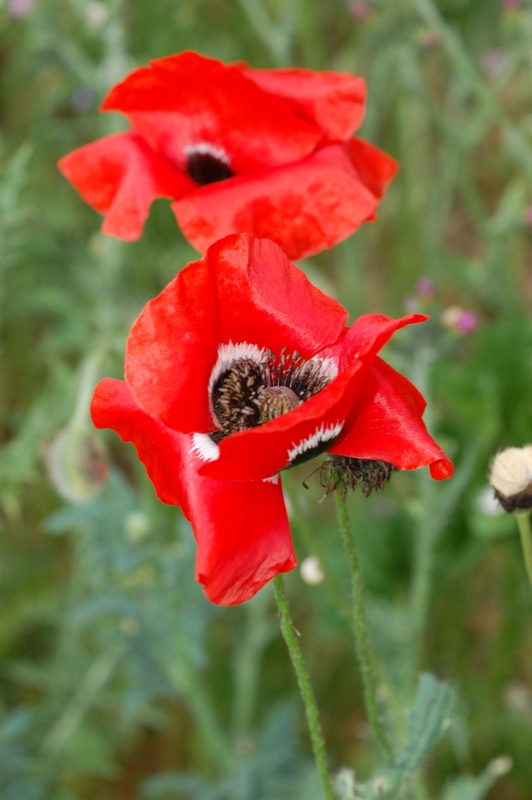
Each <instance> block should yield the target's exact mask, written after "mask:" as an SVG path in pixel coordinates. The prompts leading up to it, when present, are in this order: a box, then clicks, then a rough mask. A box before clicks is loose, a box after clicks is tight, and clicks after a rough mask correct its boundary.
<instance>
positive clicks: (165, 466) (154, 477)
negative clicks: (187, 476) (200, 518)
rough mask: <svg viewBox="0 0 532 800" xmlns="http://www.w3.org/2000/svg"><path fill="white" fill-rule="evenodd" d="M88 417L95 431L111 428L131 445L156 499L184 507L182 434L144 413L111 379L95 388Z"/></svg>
mask: <svg viewBox="0 0 532 800" xmlns="http://www.w3.org/2000/svg"><path fill="white" fill-rule="evenodd" d="M91 417H92V421H93V423H94V424H95V426H96V427H97V428H112V430H114V431H115V432H116V433H117V434H118V435H119V436H120V438H121V439H122V441H124V442H133V444H134V445H135V447H136V450H137V454H138V457H139V458H140V460H141V461H142V463H143V464H144V466H145V467H146V472H147V473H148V477H149V479H150V480H151V482H152V483H153V486H154V488H155V492H156V494H157V497H158V498H159V500H162V502H163V503H168V504H169V505H178V506H180V505H185V506H186V493H184V491H183V488H182V461H183V442H184V437H183V434H180V433H176V432H175V431H173V430H171V429H170V428H167V427H166V426H165V425H163V424H162V423H160V422H158V420H156V419H153V417H150V416H148V414H145V413H144V411H142V410H141V409H140V408H139V407H138V405H137V404H136V403H135V401H134V399H133V397H132V395H131V392H130V391H129V388H128V386H127V384H126V383H125V382H124V381H118V380H115V379H114V378H104V379H103V381H100V383H99V384H98V385H97V387H96V389H95V391H94V396H93V398H92V403H91ZM183 510H184V511H185V512H186V511H187V509H186V508H184V509H183Z"/></svg>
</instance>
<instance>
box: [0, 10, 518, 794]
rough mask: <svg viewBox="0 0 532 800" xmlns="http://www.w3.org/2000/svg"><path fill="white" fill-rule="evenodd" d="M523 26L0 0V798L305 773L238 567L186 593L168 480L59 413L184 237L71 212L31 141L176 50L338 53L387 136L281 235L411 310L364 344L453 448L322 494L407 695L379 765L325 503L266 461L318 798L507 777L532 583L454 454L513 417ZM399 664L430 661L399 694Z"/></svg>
mask: <svg viewBox="0 0 532 800" xmlns="http://www.w3.org/2000/svg"><path fill="white" fill-rule="evenodd" d="M531 37H532V6H531V5H529V4H528V2H525V0H522V2H519V0H505V2H501V0H438V2H436V0H393V2H392V0H368V1H367V2H363V1H362V0H358V2H357V0H354V2H350V3H349V2H346V0H269V2H267V1H266V0H264V3H263V4H260V0H157V1H156V2H150V0H105V1H104V0H100V1H99V2H87V1H86V0H0V63H1V72H0V124H1V133H0V315H1V322H0V326H1V341H0V362H1V369H0V374H1V379H0V380H1V388H0V445H1V454H0V512H1V522H0V526H1V527H0V597H1V608H2V613H1V615H0V797H1V798H2V800H88V799H89V798H92V797H95V796H98V797H99V798H102V800H111V798H112V800H126V799H127V800H174V799H175V800H178V799H180V798H199V799H200V800H207V799H209V800H225V799H227V800H237V799H239V800H270V799H271V800H273V798H275V800H281V799H282V798H305V800H313V798H318V797H320V794H319V786H318V783H317V779H316V776H315V773H314V768H313V766H312V762H311V760H310V758H309V749H308V741H307V738H306V732H305V726H304V720H303V718H302V711H301V707H300V704H299V701H298V699H297V696H296V693H295V681H294V678H293V676H292V673H291V669H290V665H289V661H288V657H287V654H286V651H285V649H284V645H283V643H282V640H281V638H280V635H279V631H278V624H277V619H276V615H275V612H274V610H273V604H272V596H271V589H270V587H266V588H265V589H264V590H263V591H262V592H261V593H260V594H259V595H258V596H257V597H256V598H255V600H254V601H252V602H250V603H248V604H246V606H244V607H240V608H233V609H220V608H215V607H212V606H210V605H209V604H208V603H207V601H206V600H205V599H204V598H203V595H202V592H201V590H200V588H199V587H198V586H197V585H196V584H195V583H194V580H193V563H194V544H193V538H192V535H191V532H190V529H189V527H188V525H187V523H186V522H185V521H184V520H183V518H182V517H181V514H180V511H179V509H176V508H170V507H163V506H162V505H161V504H159V503H158V502H157V501H156V499H155V497H154V494H153V490H152V488H151V485H150V484H149V482H148V481H147V479H146V477H145V475H144V472H143V469H142V468H141V467H140V466H139V465H138V464H137V461H136V458H135V456H134V452H133V450H132V448H130V447H128V446H125V445H122V444H121V443H120V442H119V441H118V440H117V437H115V436H113V435H111V434H110V435H109V436H102V437H100V436H99V435H97V434H96V433H95V432H92V431H91V429H90V427H89V426H88V418H87V395H88V393H89V394H90V390H91V388H92V386H93V385H94V382H95V380H96V379H97V378H98V377H100V376H103V375H104V374H106V375H107V374H114V375H116V376H117V377H121V372H122V364H123V350H124V343H125V339H126V336H127V333H128V330H129V327H130V325H131V323H132V321H133V320H134V318H135V317H136V315H137V314H138V312H139V311H140V309H141V308H142V306H143V304H144V303H145V302H146V301H147V300H148V299H149V298H150V297H152V296H153V295H155V294H156V293H157V292H159V291H160V290H161V288H162V287H163V286H164V285H165V284H166V283H167V282H168V281H169V280H170V279H171V278H172V277H173V276H174V275H175V273H176V272H177V271H178V270H179V269H181V268H182V267H183V266H184V265H185V264H186V263H187V262H188V261H189V260H191V259H192V258H194V257H195V253H194V251H193V250H192V249H191V247H190V246H189V245H188V244H187V243H186V242H185V241H184V240H183V238H182V237H181V235H180V233H179V231H178V230H177V228H176V226H175V223H174V220H173V217H172V214H171V212H170V210H169V207H168V203H167V202H166V201H157V202H156V203H155V204H154V206H153V209H152V214H151V216H150V219H149V222H148V225H147V228H146V231H145V234H144V236H143V238H142V239H141V240H140V241H139V242H136V243H132V244H123V243H121V242H117V241H114V240H111V239H108V238H105V237H103V236H102V235H101V234H100V233H98V227H99V218H98V216H97V215H96V214H95V213H94V212H92V211H91V210H90V209H89V208H88V207H87V206H85V205H84V203H83V202H82V201H81V200H80V199H79V197H78V196H77V195H76V194H75V192H74V191H73V190H72V188H71V187H70V186H69V185H68V184H67V183H66V182H65V181H64V180H63V179H62V178H61V176H60V175H59V173H58V172H57V170H56V167H55V162H56V160H57V159H58V158H59V157H60V156H62V155H64V154H65V153H66V152H68V151H69V150H71V149H73V148H74V147H76V146H79V145H81V144H84V143H85V142H88V141H91V140H93V139H94V138H97V137H98V136H100V135H102V134H106V133H109V132H112V131H115V130H120V128H121V126H122V122H121V121H120V120H119V118H118V116H115V115H101V114H99V113H98V111H97V108H98V104H99V102H100V101H101V99H102V97H103V95H104V94H105V92H106V91H107V89H108V88H109V87H110V86H111V85H112V84H113V83H114V82H116V81H117V80H118V79H120V78H121V77H123V76H124V74H125V73H126V72H127V71H129V70H130V69H131V68H133V67H134V66H136V65H139V64H142V63H145V62H146V61H148V60H149V59H150V58H154V57H159V56H163V55H168V54H171V53H173V52H178V51H180V50H183V49H197V50H198V51H200V52H202V53H204V54H206V55H210V56H215V57H219V58H222V59H224V60H227V61H231V60H239V59H245V60H247V61H249V62H250V63H251V64H253V65H254V66H257V67H261V66H271V65H283V64H295V65H302V66H307V67H312V68H317V69H320V68H332V69H338V70H346V71H353V72H356V73H358V74H360V75H362V76H364V77H365V78H366V79H367V82H368V87H369V103H368V113H367V117H366V120H365V123H364V127H363V130H362V134H363V135H364V136H365V137H366V138H368V139H370V140H371V141H373V142H375V143H377V144H379V145H380V146H381V147H383V148H384V149H386V150H387V151H389V152H390V153H392V154H393V155H394V156H395V157H397V158H398V160H399V161H400V163H401V171H400V173H399V176H398V177H397V179H396V181H395V182H394V184H393V186H392V188H391V190H390V192H389V194H388V196H387V198H386V200H385V202H384V203H383V205H382V209H381V213H380V215H379V220H378V222H377V223H376V224H374V225H371V226H367V227H366V228H365V229H363V230H361V231H359V232H358V233H357V234H355V236H354V237H352V238H351V239H350V240H349V241H347V242H345V243H343V244H341V245H338V246H337V247H336V248H334V249H333V250H332V251H330V252H328V253H325V254H322V255H320V256H319V257H315V258H313V259H312V260H309V261H306V262H304V263H303V264H302V266H303V267H304V268H305V269H306V271H307V273H308V274H309V276H310V277H311V278H312V279H313V280H314V281H315V282H317V283H318V284H319V285H320V286H321V287H322V288H324V289H325V290H326V291H328V292H329V293H331V294H333V295H335V296H336V297H338V298H339V299H340V300H341V301H342V302H343V304H344V305H345V306H346V307H347V308H348V309H349V311H350V313H351V314H352V315H353V316H356V315H358V314H360V313H365V312H370V311H371V312H382V313H388V314H390V315H399V314H401V313H402V312H403V311H404V308H405V306H406V308H408V309H409V310H410V309H413V308H420V309H422V310H427V311H428V312H429V313H431V315H432V319H431V322H430V323H428V324H427V325H425V326H424V330H420V329H418V328H417V326H416V330H413V331H408V332H405V333H404V334H403V335H402V337H400V336H398V337H397V341H396V342H395V344H394V347H393V349H392V348H391V347H390V348H389V349H388V353H387V358H388V359H389V360H390V361H391V362H392V363H394V364H395V365H396V366H398V368H400V369H401V370H403V371H404V372H405V373H407V374H408V375H409V376H410V377H411V378H412V379H413V380H414V381H415V382H416V383H417V385H418V386H419V387H420V388H421V389H422V390H423V392H424V393H425V394H426V396H427V397H428V398H429V408H430V415H429V416H428V417H427V423H428V425H429V427H430V429H431V431H432V432H433V433H434V434H435V435H436V436H437V438H438V440H439V441H440V443H441V444H442V446H444V447H445V448H446V450H447V452H448V453H449V455H450V456H451V457H454V458H455V459H456V463H457V466H458V469H457V474H456V477H455V478H454V479H453V481H450V482H448V483H447V484H446V485H439V484H438V485H436V484H434V483H431V482H430V481H429V480H428V477H427V476H426V475H423V474H417V473H416V474H410V473H399V474H397V475H395V476H394V477H393V479H392V482H391V484H390V485H389V486H388V487H387V488H386V490H385V491H384V492H383V493H381V494H377V495H374V496H372V497H371V498H369V499H368V500H365V499H364V498H363V497H362V495H360V494H359V493H355V495H353V496H352V497H351V499H350V507H351V513H352V518H353V521H354V525H355V533H356V537H357V542H358V545H359V549H360V555H361V560H362V562H363V568H364V574H365V577H366V582H367V588H368V592H369V604H368V616H369V622H370V627H371V632H372V636H373V639H374V643H375V646H376V649H377V651H378V654H379V656H380V658H381V660H382V662H383V663H384V664H385V666H386V669H387V672H388V674H389V679H390V686H391V687H392V688H391V689H390V692H391V691H392V689H393V692H394V693H395V694H394V696H395V697H396V698H398V703H399V704H400V707H401V708H413V709H414V711H413V712H412V713H411V714H410V717H409V718H408V719H406V718H405V717H404V712H403V711H402V710H398V712H397V713H398V726H399V729H402V730H403V734H402V741H403V745H402V746H403V749H402V751H401V749H400V748H399V751H398V752H399V753H400V754H399V756H398V761H397V764H396V767H395V768H394V769H395V772H393V771H392V772H393V774H392V773H390V774H388V773H383V772H382V765H381V764H380V762H379V758H378V753H377V752H376V750H375V748H374V746H373V744H372V741H371V737H370V735H369V732H368V728H367V725H366V722H365V713H364V710H363V706H362V699H361V688H360V680H359V677H358V671H357V665H356V659H355V656H354V650H353V646H352V643H351V640H350V638H349V626H348V625H347V624H346V620H345V616H343V615H342V607H343V604H345V598H346V597H347V593H348V575H347V572H346V568H345V564H344V561H343V555H342V551H341V545H340V541H339V536H338V533H337V526H336V522H335V517H334V502H333V500H332V499H331V498H329V499H327V500H325V501H324V502H323V503H321V504H318V500H319V499H320V497H321V495H322V490H321V489H320V487H319V485H318V478H317V476H316V475H315V476H313V477H311V478H309V480H308V484H309V486H310V489H309V490H308V491H307V490H305V489H304V488H303V486H302V481H303V480H304V479H305V478H306V477H307V476H308V473H309V472H310V471H311V468H309V467H308V465H305V466H304V467H302V468H300V469H299V470H294V474H291V475H289V476H288V480H287V487H288V491H289V494H290V498H291V515H292V523H293V529H294V534H295V540H296V547H297V551H298V555H299V557H300V559H303V558H304V557H306V556H307V555H315V556H319V557H320V559H321V562H322V565H323V567H324V568H326V571H327V572H330V573H331V575H332V580H328V581H326V582H325V583H323V584H321V585H318V586H312V585H308V584H306V583H305V582H304V581H303V580H302V579H301V575H300V573H299V571H296V572H294V573H292V574H291V575H290V576H289V580H288V590H289V594H290V598H291V602H292V606H293V616H294V619H295V622H296V625H297V627H298V629H299V630H300V632H301V634H302V635H301V645H302V647H303V650H304V653H305V657H306V659H307V662H308V665H309V670H310V672H311V676H312V679H313V682H314V686H315V688H316V692H317V695H318V700H319V704H320V708H321V710H322V716H323V724H324V730H325V735H326V739H327V744H328V748H329V753H330V757H331V762H332V764H333V766H334V768H335V770H340V769H341V770H342V771H341V772H340V773H339V775H338V780H337V782H338V787H337V790H338V796H339V797H342V798H344V799H345V800H348V799H349V798H351V800H352V799H353V798H358V797H367V798H369V797H375V798H377V797H382V798H384V797H385V796H390V795H389V794H386V792H387V791H388V790H387V789H386V786H388V787H389V786H390V785H391V783H389V782H390V781H391V782H392V783H393V781H396V780H399V783H398V784H397V787H396V789H395V790H394V791H395V795H394V796H399V794H400V795H401V796H402V797H411V796H415V797H416V798H417V799H418V800H421V798H428V797H433V798H436V797H438V798H440V799H441V800H475V798H477V799H478V800H480V798H482V797H489V798H492V800H528V798H530V796H531V795H532V759H531V758H530V753H531V751H532V618H531V611H532V596H531V593H530V587H529V586H528V585H527V583H526V578H525V573H524V568H523V565H522V560H521V555H520V551H519V544H518V540H517V537H516V535H515V533H514V525H513V521H512V519H511V518H508V517H505V516H496V515H493V510H492V508H491V506H490V503H489V492H488V494H486V492H485V483H486V472H487V469H488V463H489V459H490V454H492V453H493V452H495V451H496V450H497V449H498V448H499V447H501V446H504V445H509V444H514V445H522V444H525V443H527V442H529V441H530V439H531V438H532V403H531V401H530V397H531V391H530V387H531V386H532V358H531V354H532V325H531V321H530V310H531V304H532V280H531V271H530V270H531V266H532V263H531V251H530V242H531V232H532V190H531V188H530V186H531V174H532V115H531V107H530V96H531V78H530V75H531V49H530V42H531ZM420 278H430V279H431V281H432V282H433V288H431V286H430V284H429V283H428V282H427V281H423V282H422V283H421V284H419V283H418V281H419V279H420ZM456 305H458V306H461V307H463V308H466V309H470V310H472V311H474V313H475V314H476V315H477V317H478V321H479V322H478V326H477V327H476V329H475V330H474V331H473V332H471V333H469V334H467V335H466V334H465V333H464V332H460V331H459V330H457V328H456V325H455V324H454V323H453V322H452V315H451V321H449V314H447V316H445V314H444V315H443V317H442V313H443V312H444V311H445V309H448V308H449V307H450V306H451V307H452V306H456ZM58 436H59V439H58ZM102 441H105V443H106V446H107V456H104V454H103V452H102V450H101V442H102ZM106 463H109V464H110V470H109V475H108V479H107V480H106V481H105V485H101V484H102V482H103V481H104V479H105V477H106V471H107V467H106ZM97 489H100V491H99V492H97V491H96V490H97ZM73 501H74V502H73ZM311 521H312V524H311ZM338 598H339V600H338ZM420 667H421V668H422V669H423V670H424V671H425V672H427V671H428V672H431V673H433V674H434V675H436V676H438V679H439V680H436V678H433V677H430V676H428V675H425V677H424V678H422V680H421V683H420V684H419V687H418V691H417V700H416V699H415V686H416V681H417V673H418V670H419V668H420ZM441 681H445V683H441ZM448 684H449V685H450V686H452V690H451V689H449V688H448ZM442 728H443V729H445V730H444V732H443V735H440V734H441V731H442ZM432 745H435V749H434V750H433V752H432V755H431V757H430V759H429V761H428V762H425V765H424V773H425V777H424V779H423V783H421V782H420V779H419V778H418V777H414V778H413V779H412V780H410V776H411V775H413V774H414V773H415V771H416V770H417V768H418V767H419V765H420V763H421V761H422V759H423V758H424V757H425V755H426V754H427V752H428V750H429V748H430V747H432ZM505 755H509V756H510V757H511V759H512V761H513V768H512V769H511V771H509V772H508V767H509V764H510V762H509V761H508V759H502V760H501V758H500V757H501V756H505ZM493 759H498V760H496V761H493ZM353 770H354V773H353ZM397 776H399V778H398V777H397ZM473 776H477V777H473ZM501 776H502V777H501ZM387 781H388V783H387ZM399 787H400V788H399Z"/></svg>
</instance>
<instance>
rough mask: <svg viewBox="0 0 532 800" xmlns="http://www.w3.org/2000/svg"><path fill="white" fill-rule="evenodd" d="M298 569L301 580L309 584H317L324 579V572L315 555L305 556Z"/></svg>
mask: <svg viewBox="0 0 532 800" xmlns="http://www.w3.org/2000/svg"><path fill="white" fill-rule="evenodd" d="M299 571H300V574H301V580H302V581H303V583H308V585H309V586H318V585H319V584H320V583H323V581H324V580H325V574H324V572H323V570H322V568H321V564H320V562H319V559H317V558H316V556H307V558H305V559H303V561H302V562H301V566H300V568H299Z"/></svg>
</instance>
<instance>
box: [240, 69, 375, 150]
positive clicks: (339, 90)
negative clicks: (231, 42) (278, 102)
mask: <svg viewBox="0 0 532 800" xmlns="http://www.w3.org/2000/svg"><path fill="white" fill-rule="evenodd" d="M246 74H247V75H248V76H249V77H250V78H251V79H252V80H253V81H254V82H255V83H256V84H257V85H258V86H260V87H261V89H264V90H265V91H267V92H271V93H272V94H276V95H278V96H279V97H283V98H284V99H285V100H287V101H288V102H289V103H290V106H291V108H292V109H293V110H294V111H295V113H296V114H297V115H298V116H300V117H302V118H303V119H306V120H308V121H309V122H313V123H314V124H315V125H319V127H320V128H321V130H322V131H323V132H324V134H325V135H326V136H327V137H328V138H329V139H332V140H335V141H344V140H345V139H348V138H349V137H350V136H352V135H353V133H354V132H355V131H356V130H357V129H358V128H359V127H360V125H361V124H362V119H363V117H364V107H365V101H366V82H365V80H364V79H363V78H358V77H357V76H356V75H350V74H349V73H346V72H326V71H324V72H313V71H312V70H309V69H298V68H295V67H291V68H288V69H248V70H246Z"/></svg>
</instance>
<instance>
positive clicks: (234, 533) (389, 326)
mask: <svg viewBox="0 0 532 800" xmlns="http://www.w3.org/2000/svg"><path fill="white" fill-rule="evenodd" d="M425 319H426V317H425V316H423V315H420V314H409V315H407V316H406V317H403V318H402V319H399V320H392V319H390V318H389V317H385V316H382V315H380V314H367V315H366V316H363V317H360V318H359V319H357V320H356V321H355V322H354V323H353V325H351V327H346V325H345V323H346V320H347V312H346V311H345V310H344V309H343V308H342V306H340V305H339V304H338V303H337V302H336V301H335V300H333V299H331V298H330V297H327V296H326V295H324V294H323V293H322V292H321V291H319V289H316V288H315V287H314V286H313V285H312V284H311V283H310V282H309V281H308V280H307V278H306V277H305V275H304V273H303V272H302V271H301V270H299V269H298V268H297V267H295V266H294V265H293V264H291V263H290V262H289V261H288V259H287V258H286V256H285V255H284V253H283V252H282V250H281V249H280V248H279V247H278V246H277V245H276V244H274V243H273V242H270V241H268V240H258V239H254V238H252V237H250V236H248V235H247V234H241V235H231V236H228V237H226V238H225V239H223V240H222V241H220V242H217V243H216V244H215V245H213V246H212V247H210V248H209V250H208V252H207V254H206V255H205V256H204V258H203V259H202V260H201V261H198V262H195V263H193V264H190V265H189V266H188V267H186V268H185V269H184V270H183V271H182V272H180V273H179V275H178V276H177V277H176V278H175V279H174V280H173V281H172V282H171V283H170V284H169V285H168V286H167V287H166V289H164V290H163V292H161V294H160V295H159V296H158V297H156V298H155V299H153V300H151V301H150V302H149V303H148V304H147V305H146V306H145V308H144V310H143V311H142V313H141V315H140V317H139V318H138V319H137V321H136V322H135V324H134V325H133V328H132V330H131V333H130V336H129V339H128V342H127V350H126V367H125V378H126V379H125V382H124V381H118V380H114V379H111V378H106V379H104V380H103V381H102V382H101V383H100V384H99V385H98V386H97V388H96V391H95V394H94V398H93V401H92V418H93V421H94V423H95V425H96V426H97V427H99V428H103V427H109V428H113V429H114V430H115V431H116V432H117V433H118V435H119V436H120V437H121V438H122V439H123V440H126V441H132V442H133V443H134V445H135V447H136V448H137V452H138V455H139V458H140V459H141V460H142V462H143V463H144V465H145V467H146V469H147V472H148V475H149V477H150V479H151V480H152V482H153V484H154V486H155V490H156V492H157V495H158V497H159V498H160V499H161V500H162V501H163V502H165V503H171V504H177V505H180V506H181V507H182V509H183V512H184V514H185V515H186V517H187V518H188V519H189V520H190V521H191V523H192V527H193V530H194V533H195V536H196V540H197V543H198V556H197V566H196V572H197V579H198V581H200V583H202V584H203V586H204V588H205V592H206V594H207V596H208V597H209V599H210V600H212V601H213V602H215V603H221V604H227V605H229V604H233V603H241V602H243V601H244V600H247V599H249V598H250V597H252V596H253V595H254V594H255V592H257V591H258V590H259V589H260V588H261V587H262V586H263V585H264V584H265V583H266V582H267V581H268V580H270V579H271V578H273V577H274V576H275V575H276V574H277V573H279V572H285V571H287V570H290V569H292V568H293V567H294V566H295V565H296V559H295V555H294V551H293V548H292V541H291V537H290V530H289V525H288V520H287V516H286V511H285V507H284V502H283V494H282V488H281V483H280V480H279V473H280V471H281V470H283V469H286V468H288V467H290V466H293V465H294V464H297V463H299V462H301V461H305V460H307V459H309V458H312V457H313V456H315V455H319V454H320V453H323V452H324V451H326V450H328V451H329V452H332V453H338V454H340V455H342V456H348V457H351V458H357V459H367V460H375V461H385V462H387V464H388V465H389V464H392V465H394V466H396V467H398V468H399V469H415V468H417V467H423V466H426V465H430V471H431V475H432V477H434V478H436V480H441V479H443V478H448V477H450V476H451V474H452V471H453V466H452V463H451V462H450V461H449V460H448V459H447V458H446V457H445V454H444V453H443V452H442V450H441V449H440V448H439V447H438V445H437V444H436V443H435V442H434V440H433V439H432V438H431V437H430V436H429V434H428V433H427V430H426V428H425V425H424V424H423V421H422V419H421V415H422V413H423V410H424V408H425V402H424V400H423V398H422V397H421V395H420V394H419V392H418V391H417V389H415V388H414V386H412V384H411V383H409V381H408V380H407V379H406V378H404V377H403V376H402V375H400V374H399V373H398V372H396V371H395V370H394V369H392V368H391V367H390V366H388V365H387V364H386V363H385V362H384V361H382V360H381V359H380V358H378V357H377V353H378V351H379V350H380V348H381V347H383V345H384V344H386V342H387V341H388V340H389V339H390V337H391V336H392V335H393V333H394V332H395V331H396V330H398V329H399V328H402V327H404V326H405V325H409V324H411V323H415V322H422V321H423V320H425Z"/></svg>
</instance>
